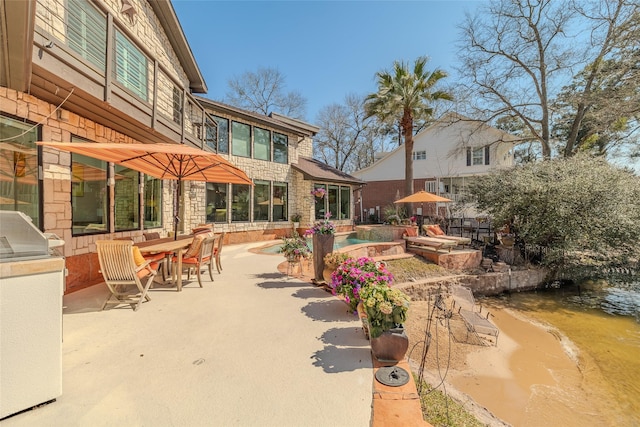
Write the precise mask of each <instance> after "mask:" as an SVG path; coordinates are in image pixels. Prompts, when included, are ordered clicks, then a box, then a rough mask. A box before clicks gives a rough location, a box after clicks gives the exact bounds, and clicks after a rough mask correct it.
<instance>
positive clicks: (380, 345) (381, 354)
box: [371, 328, 409, 363]
mask: <svg viewBox="0 0 640 427" xmlns="http://www.w3.org/2000/svg"><path fill="white" fill-rule="evenodd" d="M408 348H409V337H407V334H405V332H404V328H394V329H390V330H388V331H385V332H383V333H382V334H381V335H380V336H379V337H377V338H373V337H371V353H372V354H373V355H374V356H375V358H376V359H378V361H379V362H394V363H396V362H400V361H401V360H402V359H404V355H405V354H406V353H407V349H408Z"/></svg>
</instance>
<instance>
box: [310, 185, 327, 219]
mask: <svg viewBox="0 0 640 427" xmlns="http://www.w3.org/2000/svg"><path fill="white" fill-rule="evenodd" d="M319 189H322V190H324V191H325V194H324V196H320V195H316V196H314V199H315V214H316V219H324V214H325V213H326V212H327V208H326V203H327V195H326V191H327V186H326V184H318V183H315V184H313V190H314V191H315V190H319Z"/></svg>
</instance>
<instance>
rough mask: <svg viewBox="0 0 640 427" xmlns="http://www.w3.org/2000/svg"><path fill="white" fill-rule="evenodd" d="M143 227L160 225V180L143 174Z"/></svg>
mask: <svg viewBox="0 0 640 427" xmlns="http://www.w3.org/2000/svg"><path fill="white" fill-rule="evenodd" d="M143 224H144V228H145V229H148V228H157V227H161V226H162V180H161V179H158V178H154V177H152V176H149V175H145V176H144V223H143Z"/></svg>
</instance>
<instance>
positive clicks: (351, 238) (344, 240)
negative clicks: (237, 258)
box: [260, 233, 378, 254]
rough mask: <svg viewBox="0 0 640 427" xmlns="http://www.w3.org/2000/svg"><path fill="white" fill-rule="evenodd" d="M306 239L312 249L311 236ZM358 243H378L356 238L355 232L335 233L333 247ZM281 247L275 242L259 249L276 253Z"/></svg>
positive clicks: (266, 252)
mask: <svg viewBox="0 0 640 427" xmlns="http://www.w3.org/2000/svg"><path fill="white" fill-rule="evenodd" d="M306 240H307V244H308V245H309V247H310V248H311V250H313V239H312V238H311V237H307V238H306ZM360 243H378V242H377V241H373V240H363V239H358V238H357V237H356V233H350V234H344V235H337V236H336V237H335V239H334V241H333V249H340V248H344V247H345V246H351V245H357V244H360ZM281 247H282V244H281V243H276V244H274V245H271V246H266V247H264V248H262V249H260V252H262V253H263V254H277V253H280V248H281Z"/></svg>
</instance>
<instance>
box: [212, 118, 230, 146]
mask: <svg viewBox="0 0 640 427" xmlns="http://www.w3.org/2000/svg"><path fill="white" fill-rule="evenodd" d="M213 118H214V119H216V122H217V123H218V153H225V154H226V153H228V152H229V120H227V119H225V118H222V117H218V116H213Z"/></svg>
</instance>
